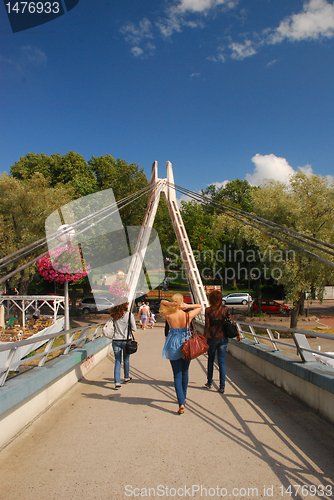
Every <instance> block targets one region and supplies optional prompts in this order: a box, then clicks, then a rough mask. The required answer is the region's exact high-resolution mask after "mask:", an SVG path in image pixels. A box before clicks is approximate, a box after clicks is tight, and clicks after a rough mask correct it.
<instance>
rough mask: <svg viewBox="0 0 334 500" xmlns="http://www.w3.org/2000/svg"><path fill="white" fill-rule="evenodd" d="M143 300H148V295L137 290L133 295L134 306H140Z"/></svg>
mask: <svg viewBox="0 0 334 500" xmlns="http://www.w3.org/2000/svg"><path fill="white" fill-rule="evenodd" d="M143 302H148V295H147V293H145V292H141V291H138V292H136V295H135V304H136V306H137V307H138V306H141V305H142V303H143Z"/></svg>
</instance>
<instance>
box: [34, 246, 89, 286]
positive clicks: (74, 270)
mask: <svg viewBox="0 0 334 500" xmlns="http://www.w3.org/2000/svg"><path fill="white" fill-rule="evenodd" d="M37 268H38V271H39V274H40V275H41V276H42V277H43V278H44V279H45V280H48V281H57V282H58V283H64V282H65V281H78V280H79V279H81V278H83V277H84V276H87V274H88V273H89V269H90V266H89V265H86V263H85V261H84V259H83V258H82V256H81V254H80V252H79V250H78V247H77V246H75V247H72V246H67V245H65V246H63V247H59V248H56V249H55V250H52V251H51V252H50V253H48V254H46V255H44V257H42V258H41V259H38V261H37Z"/></svg>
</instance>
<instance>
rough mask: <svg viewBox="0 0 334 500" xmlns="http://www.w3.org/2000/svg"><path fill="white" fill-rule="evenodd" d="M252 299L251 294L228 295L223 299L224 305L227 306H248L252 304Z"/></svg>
mask: <svg viewBox="0 0 334 500" xmlns="http://www.w3.org/2000/svg"><path fill="white" fill-rule="evenodd" d="M252 300H253V299H252V297H251V296H250V295H249V293H229V294H228V295H224V297H223V298H222V303H223V304H224V305H225V304H226V305H229V304H242V305H246V304H248V302H252Z"/></svg>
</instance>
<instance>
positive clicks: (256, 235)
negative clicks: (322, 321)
mask: <svg viewBox="0 0 334 500" xmlns="http://www.w3.org/2000/svg"><path fill="white" fill-rule="evenodd" d="M251 198H252V204H253V210H254V213H256V214H257V215H258V216H261V217H263V218H265V219H268V220H271V221H273V222H276V223H278V224H281V225H283V226H285V227H288V228H291V229H294V230H296V231H299V232H301V233H303V234H305V235H308V236H311V237H313V238H317V239H318V240H321V241H324V242H326V243H330V244H334V236H333V225H334V186H329V185H328V181H327V179H326V178H322V177H319V176H316V175H312V176H306V175H305V174H303V173H301V172H298V173H297V174H295V175H294V176H293V177H292V178H291V180H290V183H289V184H288V185H285V184H282V183H279V182H275V181H269V182H267V183H266V184H265V185H264V186H263V187H262V188H261V189H260V190H256V191H253V192H252V194H251ZM214 233H215V234H216V235H217V234H220V235H221V234H224V235H228V237H229V238H231V240H233V241H234V242H236V243H238V244H240V245H242V244H244V243H245V242H246V243H247V245H252V246H253V247H258V249H259V251H260V255H261V256H262V258H263V260H265V261H266V263H267V265H268V268H270V269H271V270H272V269H276V270H277V271H276V276H277V278H278V279H277V281H278V283H281V284H283V285H284V288H285V291H286V295H287V298H288V300H290V301H292V302H293V304H294V311H293V314H292V322H291V326H292V327H295V326H296V318H297V315H298V312H299V309H300V307H301V306H302V305H303V301H304V296H305V292H309V291H311V290H314V291H315V290H316V291H317V294H318V296H321V295H322V293H323V290H324V287H325V286H326V285H327V284H329V283H330V284H333V283H334V270H333V267H331V266H330V265H326V264H324V263H322V262H321V261H319V260H317V259H316V258H314V257H312V256H309V255H308V254H306V253H305V252H303V251H302V250H298V249H295V248H294V247H292V246H291V245H289V244H287V243H284V242H281V241H278V240H277V239H276V238H273V237H271V236H268V235H266V234H264V233H262V232H260V231H258V230H256V229H254V228H252V227H250V226H247V225H245V224H242V223H241V222H239V221H236V220H233V219H231V218H229V217H228V216H226V215H221V216H219V217H218V221H217V223H216V225H215V228H214ZM280 236H281V237H284V239H286V240H288V241H290V242H293V240H292V239H291V238H289V237H287V236H282V235H280ZM295 243H296V242H295ZM297 243H298V245H300V246H301V247H302V248H305V249H309V250H311V251H314V250H313V249H312V248H310V247H309V246H308V245H307V244H306V243H303V242H297ZM314 253H318V254H319V255H320V256H323V257H325V258H327V259H328V260H333V258H331V257H330V256H328V255H327V254H325V253H324V252H321V251H316V250H315V251H314Z"/></svg>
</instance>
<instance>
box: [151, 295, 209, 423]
mask: <svg viewBox="0 0 334 500" xmlns="http://www.w3.org/2000/svg"><path fill="white" fill-rule="evenodd" d="M185 309H188V310H189V309H190V310H189V312H188V313H186V312H185V311H184V310H185ZM201 309H202V306H201V305H200V304H185V303H184V302H183V296H182V295H181V294H175V295H173V296H172V300H171V302H169V301H168V300H162V301H161V303H160V312H161V313H162V314H163V315H164V317H165V319H166V321H167V322H168V324H169V333H168V336H167V338H166V342H165V345H164V348H163V351H162V355H163V357H164V358H167V359H169V361H170V364H171V366H172V370H173V377H174V387H175V392H176V396H177V401H178V404H179V410H178V413H179V414H182V413H184V407H185V404H186V402H185V400H186V396H187V388H188V378H189V374H188V370H189V364H190V361H186V360H185V359H184V358H183V356H182V353H181V346H182V344H183V343H184V342H185V340H187V339H188V338H189V337H190V336H191V332H190V328H189V323H190V321H191V320H192V319H193V318H194V317H195V316H196V315H197V314H198V313H199V312H200V311H201Z"/></svg>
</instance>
